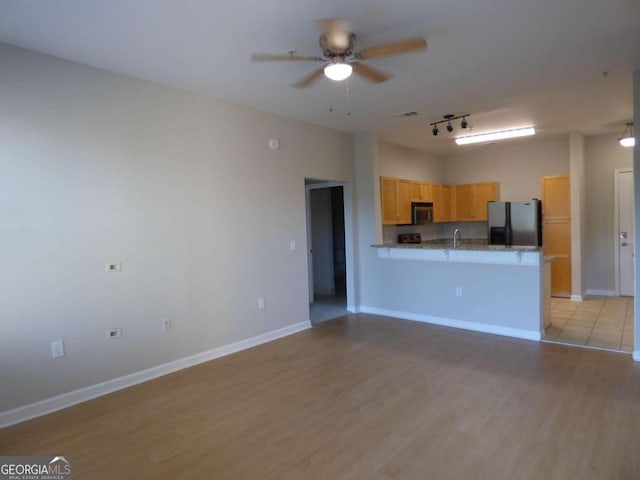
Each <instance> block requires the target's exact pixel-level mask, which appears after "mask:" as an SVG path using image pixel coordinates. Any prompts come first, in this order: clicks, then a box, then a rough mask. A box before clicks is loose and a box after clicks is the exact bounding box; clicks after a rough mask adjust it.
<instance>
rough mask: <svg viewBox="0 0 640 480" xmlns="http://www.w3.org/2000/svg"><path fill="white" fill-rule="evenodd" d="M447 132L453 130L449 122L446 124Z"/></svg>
mask: <svg viewBox="0 0 640 480" xmlns="http://www.w3.org/2000/svg"><path fill="white" fill-rule="evenodd" d="M447 132H449V133H451V132H453V126H452V125H451V122H449V123H448V124H447Z"/></svg>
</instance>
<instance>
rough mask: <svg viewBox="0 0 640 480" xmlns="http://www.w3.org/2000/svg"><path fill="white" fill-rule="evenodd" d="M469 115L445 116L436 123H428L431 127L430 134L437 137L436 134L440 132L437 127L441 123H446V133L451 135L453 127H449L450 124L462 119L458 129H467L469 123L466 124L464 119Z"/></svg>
mask: <svg viewBox="0 0 640 480" xmlns="http://www.w3.org/2000/svg"><path fill="white" fill-rule="evenodd" d="M468 116H469V114H468V113H465V114H464V115H458V116H456V115H452V114H450V113H449V114H447V115H445V116H444V120H440V121H438V122H433V123H430V125H431V127H432V128H431V133H433V136H436V135H438V133H439V132H440V130H439V129H438V125H439V124H441V123H446V124H447V127H446V128H447V132H449V133H451V132H453V125H451V122H452V121H453V120H458V119H459V118H461V119H462V122H460V128H468V127H469V123H468V122H467V119H466V117H468Z"/></svg>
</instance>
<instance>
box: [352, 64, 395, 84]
mask: <svg viewBox="0 0 640 480" xmlns="http://www.w3.org/2000/svg"><path fill="white" fill-rule="evenodd" d="M353 71H354V72H355V73H357V74H358V75H360V76H362V77H364V78H366V79H367V80H369V81H370V82H373V83H382V82H385V81H387V80H389V79H390V78H391V75H389V74H387V73H384V72H382V71H380V70H378V69H377V68H372V67H369V66H367V65H365V64H364V63H356V64H353Z"/></svg>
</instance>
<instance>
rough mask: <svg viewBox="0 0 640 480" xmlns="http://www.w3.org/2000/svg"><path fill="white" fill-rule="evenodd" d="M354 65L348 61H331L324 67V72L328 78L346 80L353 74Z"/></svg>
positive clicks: (337, 80)
mask: <svg viewBox="0 0 640 480" xmlns="http://www.w3.org/2000/svg"><path fill="white" fill-rule="evenodd" d="M352 72H353V67H352V66H351V65H349V64H348V63H330V64H329V65H327V66H326V67H324V74H325V75H326V76H327V78H330V79H331V80H335V81H336V82H339V81H340V80H345V79H347V78H349V77H350V76H351V73H352Z"/></svg>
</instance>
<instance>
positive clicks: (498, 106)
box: [0, 0, 640, 153]
mask: <svg viewBox="0 0 640 480" xmlns="http://www.w3.org/2000/svg"><path fill="white" fill-rule="evenodd" d="M322 18H346V19H349V20H350V21H351V24H352V26H353V28H354V31H355V33H356V35H357V36H358V42H359V43H358V46H359V47H366V46H372V45H376V44H379V43H383V42H387V41H392V40H397V39H402V38H405V37H409V36H414V35H423V36H424V37H426V38H427V40H428V42H429V49H428V51H427V52H424V53H422V52H421V53H411V54H406V55H402V56H397V57H388V58H380V59H372V60H370V61H368V62H367V63H368V64H370V65H372V66H375V67H378V68H380V69H382V70H384V71H387V72H392V73H394V74H395V76H394V78H392V79H391V80H389V81H388V82H386V83H383V84H379V85H371V84H368V83H366V82H365V81H363V80H361V79H360V78H354V79H352V80H351V81H350V88H349V105H350V110H351V114H350V115H346V112H347V102H346V98H345V85H344V83H342V84H335V83H332V82H331V81H330V80H328V79H326V78H322V79H321V80H320V81H319V82H318V83H317V84H316V85H314V86H313V87H311V88H309V89H305V90H298V89H295V88H291V87H290V86H289V85H290V84H291V83H293V82H294V81H296V80H298V79H299V78H301V77H303V76H305V75H306V74H307V73H309V72H311V71H312V70H313V69H314V68H316V67H317V65H316V64H313V63H309V64H307V63H297V62H282V63H251V62H250V61H249V57H250V55H251V53H252V52H268V53H286V52H287V51H289V50H296V51H297V52H298V53H300V54H304V55H318V54H319V53H320V50H319V47H318V45H317V38H318V31H317V29H316V25H315V20H317V19H322ZM0 42H3V43H8V44H12V45H16V46H20V47H24V48H28V49H32V50H36V51H39V52H44V53H48V54H52V55H56V56H59V57H62V58H65V59H69V60H73V61H76V62H80V63H84V64H87V65H92V66H96V67H100V68H104V69H107V70H112V71H115V72H120V73H125V74H129V75H132V76H135V77H139V78H143V79H147V80H152V81H156V82H159V83H162V84H166V85H172V86H175V87H178V88H183V89H186V90H191V91H195V92H200V93H204V94H207V95H210V96H212V97H216V98H221V99H225V100H228V101H232V102H236V103H240V104H244V105H249V106H253V107H256V108H259V109H262V110H267V111H271V112H274V113H277V114H282V115H285V116H289V117H293V118H296V119H300V120H304V121H308V122H312V123H315V124H319V125H324V126H327V127H331V128H335V129H339V130H344V131H348V132H359V131H372V130H373V131H378V132H380V133H381V134H382V136H383V138H386V139H388V140H390V141H393V142H395V143H399V144H402V145H407V146H410V147H414V148H418V149H422V150H425V151H430V152H434V153H451V152H453V151H455V149H456V148H458V149H461V148H467V149H468V148H469V147H456V146H455V145H454V144H453V140H452V137H453V136H452V135H446V134H445V135H443V134H442V133H441V134H440V135H439V136H438V137H433V136H432V135H431V133H430V130H431V129H430V127H429V125H428V124H429V122H432V121H435V120H439V119H441V118H442V115H444V114H446V113H453V114H461V113H471V114H472V115H471V117H470V118H469V120H470V123H471V124H472V125H473V127H474V129H473V132H474V133H481V132H482V131H487V130H493V129H500V128H506V127H511V126H522V125H525V124H533V125H535V126H537V127H538V129H539V132H540V135H541V136H545V135H546V136H554V135H563V134H566V133H568V132H570V131H576V132H582V133H584V134H587V135H589V134H596V133H605V132H614V131H620V132H622V130H623V128H624V123H625V122H627V121H631V119H632V111H633V105H632V80H631V78H632V72H633V71H634V70H640V1H638V0H608V1H603V0H446V1H445V0H431V1H428V2H427V1H425V0H395V1H389V0H367V1H365V0H341V1H337V0H323V1H322V2H319V1H317V0H268V1H265V0H245V1H242V0H235V1H231V0H216V1H211V0H91V1H87V0H48V1H42V0H21V1H3V2H1V3H0ZM605 71H607V72H609V74H608V76H607V77H606V78H604V77H603V74H602V73H603V72H605ZM331 106H333V112H331V111H330V107H331ZM411 110H415V111H418V112H419V113H420V115H419V116H416V117H412V118H396V117H394V115H395V114H397V113H400V112H405V111H411ZM454 133H455V132H454ZM514 141H517V140H514Z"/></svg>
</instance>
